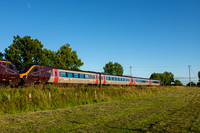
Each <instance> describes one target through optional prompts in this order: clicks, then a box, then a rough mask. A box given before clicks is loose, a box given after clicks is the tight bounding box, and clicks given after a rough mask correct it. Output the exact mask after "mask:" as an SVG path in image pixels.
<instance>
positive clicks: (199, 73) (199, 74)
mask: <svg viewBox="0 0 200 133" xmlns="http://www.w3.org/2000/svg"><path fill="white" fill-rule="evenodd" d="M198 77H199V81H200V71H199V72H198Z"/></svg>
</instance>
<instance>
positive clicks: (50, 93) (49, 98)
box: [49, 91, 51, 99]
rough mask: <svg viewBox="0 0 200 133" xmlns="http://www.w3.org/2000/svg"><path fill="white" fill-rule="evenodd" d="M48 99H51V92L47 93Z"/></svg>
mask: <svg viewBox="0 0 200 133" xmlns="http://www.w3.org/2000/svg"><path fill="white" fill-rule="evenodd" d="M49 99H51V92H50V91H49Z"/></svg>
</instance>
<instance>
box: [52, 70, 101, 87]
mask: <svg viewBox="0 0 200 133" xmlns="http://www.w3.org/2000/svg"><path fill="white" fill-rule="evenodd" d="M48 82H49V83H68V84H100V80H99V74H98V73H95V72H89V71H80V70H68V69H61V68H59V69H53V73H52V74H51V78H50V79H49V81H48Z"/></svg>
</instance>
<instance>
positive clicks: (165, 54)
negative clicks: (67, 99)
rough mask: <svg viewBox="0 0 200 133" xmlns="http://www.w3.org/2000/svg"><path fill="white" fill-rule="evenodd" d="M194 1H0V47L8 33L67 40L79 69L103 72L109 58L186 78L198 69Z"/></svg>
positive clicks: (145, 73)
mask: <svg viewBox="0 0 200 133" xmlns="http://www.w3.org/2000/svg"><path fill="white" fill-rule="evenodd" d="M199 7H200V1H199V0H60V1H54V0H50V1H46V0H44V1H43V0H42V1H40V0H20V1H16V0H10V1H2V2H1V4H0V16H1V21H0V36H1V39H0V45H1V47H0V52H4V49H5V48H8V46H10V44H12V43H13V42H12V41H13V36H16V35H20V36H21V37H23V36H31V37H32V38H33V39H38V40H40V41H41V43H42V44H43V46H44V48H47V49H50V50H54V51H56V50H58V49H59V48H60V47H61V46H62V45H64V44H66V43H69V44H71V45H70V46H71V48H72V49H73V50H76V51H77V53H78V55H79V58H81V60H82V61H83V62H84V65H83V66H82V67H81V68H80V69H83V70H91V71H100V72H103V67H104V66H105V64H106V63H108V62H109V61H112V62H118V63H120V64H121V65H122V66H123V68H124V74H125V75H128V74H129V70H130V69H129V67H130V66H132V72H133V76H138V77H145V78H149V77H150V75H151V74H152V73H163V72H165V71H168V72H172V73H173V74H174V77H175V79H179V80H181V81H182V82H183V83H185V84H186V83H188V81H189V80H188V75H189V74H188V71H189V70H188V65H191V76H192V77H193V78H192V81H194V82H197V80H198V76H197V75H198V71H199V70H200V64H199V57H200V52H199V49H200V45H199V44H200V37H199V36H200V8H199Z"/></svg>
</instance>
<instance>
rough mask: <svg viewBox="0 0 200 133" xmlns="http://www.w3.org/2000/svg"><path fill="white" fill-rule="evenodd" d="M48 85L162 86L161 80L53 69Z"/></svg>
mask: <svg viewBox="0 0 200 133" xmlns="http://www.w3.org/2000/svg"><path fill="white" fill-rule="evenodd" d="M47 82H48V83H67V84H95V85H126V86H130V85H135V86H141V85H144V86H160V84H161V83H160V81H159V80H152V79H146V78H138V77H130V76H117V75H109V74H103V73H97V72H90V71H80V70H77V71H76V70H67V69H55V68H54V69H52V72H51V76H50V78H49V80H48V81H47Z"/></svg>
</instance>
